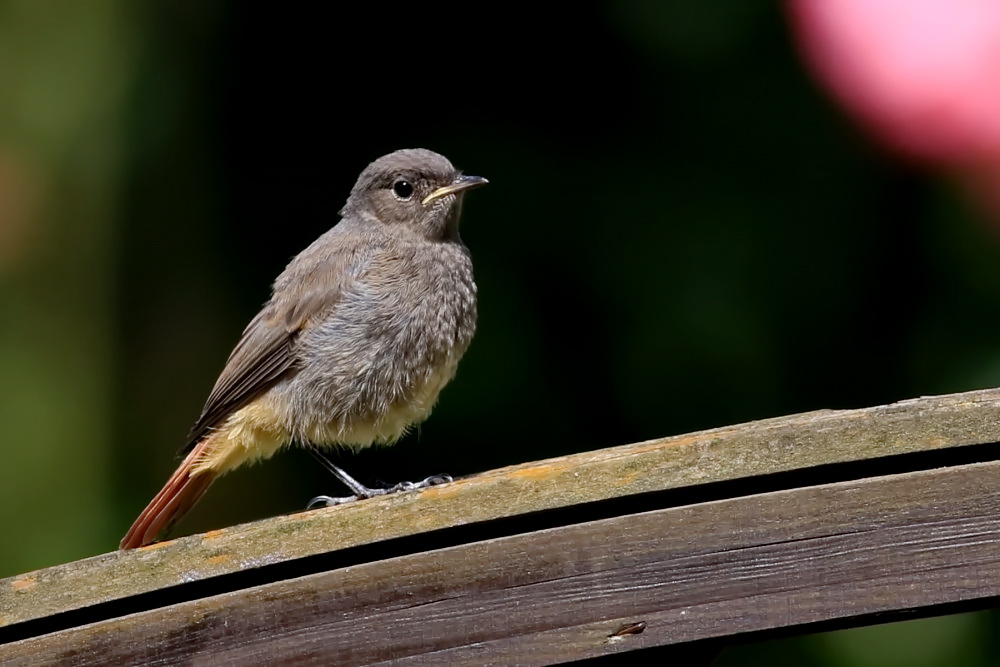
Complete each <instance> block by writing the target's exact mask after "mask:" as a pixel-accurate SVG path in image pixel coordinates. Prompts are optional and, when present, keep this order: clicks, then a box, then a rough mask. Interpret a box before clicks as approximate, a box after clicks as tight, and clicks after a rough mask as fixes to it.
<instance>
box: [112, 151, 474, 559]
mask: <svg viewBox="0 0 1000 667" xmlns="http://www.w3.org/2000/svg"><path fill="white" fill-rule="evenodd" d="M487 182H488V181H487V180H486V179H485V178H482V177H480V176H469V175H464V174H462V173H461V172H460V171H458V170H457V169H455V167H454V166H452V164H451V162H449V161H448V159H447V158H445V157H444V156H442V155H440V154H438V153H435V152H433V151H430V150H426V149H421V148H414V149H404V150H398V151H395V152H393V153H389V154H388V155H385V156H383V157H380V158H378V159H377V160H375V161H373V162H372V163H371V164H369V165H368V166H367V167H366V168H365V169H364V170H363V171H362V172H361V175H360V176H359V177H358V180H357V182H356V183H355V185H354V187H353V188H352V190H351V192H350V195H349V197H348V199H347V203H346V204H345V205H344V207H343V208H342V209H341V210H340V220H339V221H338V222H337V223H336V224H334V225H333V226H332V227H331V228H330V229H329V230H328V231H326V232H325V233H324V234H322V235H321V236H320V237H319V238H318V239H316V240H315V241H314V242H313V243H312V244H310V245H309V246H308V247H307V248H306V249H305V250H303V251H302V252H301V253H299V254H298V255H296V256H295V257H294V258H293V259H292V260H291V261H290V262H289V264H288V265H287V267H286V268H285V269H284V271H282V273H281V274H280V275H279V276H278V277H277V279H276V280H275V281H274V284H273V287H272V290H271V296H270V298H269V299H268V300H267V302H266V303H265V304H264V306H263V307H262V309H261V310H260V312H259V313H258V314H257V315H256V316H255V317H254V318H253V319H252V320H251V321H250V323H249V324H248V325H247V327H246V329H245V330H244V331H243V334H242V336H241V337H240V339H239V341H238V342H237V343H236V346H235V348H234V349H233V351H232V353H231V354H230V356H229V359H228V361H227V362H226V364H225V366H224V368H223V370H222V372H221V373H220V375H219V377H218V380H217V381H216V383H215V386H214V387H213V389H212V391H211V392H210V394H209V396H208V399H207V401H206V402H205V406H204V408H203V410H202V412H201V415H200V416H199V418H198V420H197V421H196V422H195V424H194V426H193V427H192V429H191V432H190V434H189V437H188V442H187V446H186V447H185V448H184V449H183V450H182V455H183V457H184V458H183V460H182V462H181V463H180V465H179V467H178V468H177V470H176V471H175V472H174V473H173V475H171V477H170V479H169V480H168V481H167V483H166V484H165V485H164V487H163V488H162V490H160V492H159V493H158V494H157V495H156V496H155V497H154V498H153V499H152V500H151V501H150V502H149V504H148V505H147V506H146V508H145V509H144V510H143V511H142V513H141V514H140V515H139V517H138V518H137V519H136V520H135V522H134V523H133V524H132V527H131V528H130V529H129V531H128V532H127V534H126V535H125V537H124V538H122V540H121V543H120V548H121V549H132V548H136V547H140V546H145V545H147V544H151V543H152V542H154V541H155V540H156V539H157V538H158V537H159V536H160V535H161V534H162V533H164V532H166V531H168V530H169V529H170V528H171V527H172V525H173V524H174V523H175V522H176V521H177V520H178V519H180V518H181V517H182V516H183V515H184V514H186V513H187V512H188V511H189V510H190V509H191V508H192V507H193V506H194V505H195V503H197V502H198V500H199V499H200V498H201V497H202V496H203V494H204V493H205V492H206V491H207V490H208V488H209V487H210V486H211V485H212V483H213V482H214V481H215V480H216V479H218V478H219V477H220V476H221V475H223V474H225V473H226V472H229V471H230V470H233V469H235V468H237V467H239V466H241V465H243V464H244V463H247V462H250V461H255V460H260V459H265V458H268V457H270V456H272V455H273V454H275V453H276V452H277V451H279V450H280V449H282V448H283V447H285V446H287V445H289V444H292V443H294V444H297V445H301V446H305V447H308V448H310V450H311V451H314V452H317V451H319V450H327V449H336V448H338V447H342V448H348V449H361V448H364V447H368V446H370V445H373V444H391V443H393V442H395V441H397V440H398V439H399V438H400V437H402V436H403V435H404V434H405V433H406V432H407V431H408V430H409V429H410V428H411V427H413V426H414V425H416V424H419V423H420V422H422V421H423V420H424V419H426V418H427V416H428V415H429V414H430V412H431V409H432V408H433V407H434V405H435V403H436V401H437V398H438V395H439V393H440V392H441V389H442V388H443V387H444V386H445V385H446V384H448V382H449V381H450V380H451V379H452V378H453V377H454V375H455V372H456V369H457V366H458V363H459V360H460V359H461V358H462V356H463V354H464V353H465V351H466V349H467V348H468V347H469V344H470V342H471V341H472V337H473V334H474V333H475V329H476V317H477V296H476V292H477V288H476V283H475V279H474V276H473V270H472V260H471V256H470V253H469V250H468V248H467V247H466V246H465V244H464V243H463V242H462V238H461V236H460V234H459V219H460V217H461V213H462V202H463V195H464V194H465V192H466V191H467V190H470V189H472V188H476V187H480V186H482V185H485V184H486V183H487ZM331 467H332V468H334V469H335V472H336V473H338V477H341V474H342V475H343V476H342V477H341V479H342V480H343V481H344V482H345V483H346V484H348V485H349V486H350V487H351V489H352V491H354V493H355V494H356V495H360V496H365V495H372V491H373V490H371V489H367V488H366V487H364V486H363V485H361V484H360V483H358V482H356V481H355V480H353V478H351V477H350V476H349V475H347V473H345V472H343V471H341V470H340V469H339V468H336V466H332V464H331ZM427 481H428V480H425V482H427ZM431 482H433V480H431ZM411 487H412V485H408V486H402V488H411ZM366 492H368V493H366Z"/></svg>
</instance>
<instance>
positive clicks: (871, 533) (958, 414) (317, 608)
mask: <svg viewBox="0 0 1000 667" xmlns="http://www.w3.org/2000/svg"><path fill="white" fill-rule="evenodd" d="M994 443H1000V390H988V391H979V392H970V393H965V394H954V395H949V396H939V397H931V398H920V399H914V400H909V401H903V402H900V403H896V404H893V405H888V406H880V407H874V408H866V409H862V410H844V411H819V412H812V413H807V414H802V415H794V416H791V417H783V418H778V419H770V420H764V421H759V422H753V423H749V424H743V425H739V426H732V427H728V428H721V429H713V430H710V431H704V432H700V433H694V434H690V435H684V436H678V437H671V438H664V439H660V440H655V441H650V442H644V443H638V444H633V445H625V446H621V447H615V448H610V449H605V450H600V451H595V452H587V453H583V454H577V455H573V456H566V457H560V458H555V459H549V460H546V461H539V462H535V463H530V464H524V465H518V466H512V467H509V468H504V469H500V470H494V471H491V472H488V473H484V474H481V475H476V476H473V477H469V478H466V479H461V480H457V481H456V482H455V483H453V484H449V485H445V486H440V487H433V488H430V489H426V490H423V491H418V492H409V493H402V494H397V495H392V496H385V497H381V498H375V499H371V500H366V501H363V502H357V503H350V504H346V505H341V506H337V507H331V508H325V509H321V510H314V511H311V512H303V513H300V514H293V515H288V516H280V517H275V518H272V519H267V520H264V521H259V522H255V523H251V524H246V525H242V526H236V527H233V528H228V529H225V530H219V531H213V532H210V533H205V534H202V535H193V536H190V537H185V538H181V539H178V540H173V541H170V542H165V543H162V544H157V545H153V546H151V547H146V548H143V549H138V550H135V551H131V552H113V553H109V554H104V555H101V556H96V557H94V558H90V559H86V560H82V561H77V562H74V563H68V564H66V565H60V566H57V567H52V568H47V569H44V570H39V571H36V572H31V573H28V574H23V575H19V576H16V577H12V578H8V579H3V580H0V664H82V665H89V664H93V665H104V664H111V663H129V662H134V663H146V664H175V663H178V662H183V661H193V662H195V663H201V662H206V663H207V662H212V663H213V664H217V665H221V664H246V663H251V662H252V663H266V662H275V661H278V660H281V661H283V662H297V663H309V662H315V663H317V664H338V665H351V664H379V663H386V662H392V663H393V664H434V663H438V664H440V663H446V664H472V665H481V664H489V663H491V662H492V663H500V664H551V663H557V662H565V661H569V660H574V659H581V658H588V657H598V656H605V655H611V654H615V653H619V652H623V651H630V650H635V649H640V648H650V647H656V646H667V645H677V644H683V643H686V642H693V641H698V640H713V639H714V640H724V641H734V640H738V639H740V638H745V637H746V636H748V635H747V633H757V632H768V631H781V632H786V633H794V632H807V631H810V630H811V629H813V628H816V627H849V626H853V625H862V624H870V623H873V622H878V621H881V620H885V619H889V618H894V616H893V615H895V614H901V613H917V614H924V615H927V614H936V613H947V612H951V611H964V610H969V609H982V608H988V607H994V606H997V601H998V600H1000V493H998V490H1000V449H998V448H997V447H996V446H995V444H994ZM817 624H818V625H817Z"/></svg>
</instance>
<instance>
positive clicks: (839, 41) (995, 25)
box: [789, 0, 1000, 213]
mask: <svg viewBox="0 0 1000 667" xmlns="http://www.w3.org/2000/svg"><path fill="white" fill-rule="evenodd" d="M789 9H790V10H791V15H792V18H793V22H794V24H795V28H796V31H797V35H798V40H799V43H800V46H801V48H802V51H803V53H804V54H805V57H806V59H807V61H808V62H809V64H810V65H811V66H812V68H813V70H814V71H815V72H816V73H817V74H818V75H819V78H820V79H821V80H822V81H823V82H825V83H826V85H827V86H829V87H830V89H831V90H832V91H833V93H834V94H835V95H836V96H837V97H838V98H839V99H840V100H841V102H842V103H843V104H844V105H845V106H846V107H847V108H848V109H849V110H850V111H852V112H853V113H854V114H855V115H856V116H857V117H858V118H859V119H860V120H861V121H862V122H863V123H864V124H865V125H867V126H868V127H869V128H870V129H871V130H872V131H873V133H874V134H875V135H876V136H877V137H879V138H880V139H881V140H883V141H884V142H885V143H887V144H888V145H890V146H892V147H893V148H895V149H896V150H898V151H900V152H902V153H904V154H905V155H908V156H910V157H913V158H916V159H918V160H921V161H923V162H926V163H930V164H936V165H943V166H947V167H949V168H953V169H954V170H955V171H956V172H957V173H959V174H960V175H961V177H962V179H963V180H964V181H965V182H966V183H967V184H968V185H970V186H971V187H972V188H973V189H974V190H975V191H976V192H978V193H979V195H980V196H985V197H986V198H987V199H988V201H989V202H990V203H991V204H992V205H993V206H995V210H996V211H997V212H998V213H1000V0H948V1H947V2H945V1H944V0H789Z"/></svg>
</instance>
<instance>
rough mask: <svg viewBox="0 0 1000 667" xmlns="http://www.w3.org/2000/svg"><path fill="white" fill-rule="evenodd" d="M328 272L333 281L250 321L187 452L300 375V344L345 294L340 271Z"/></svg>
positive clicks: (190, 437) (274, 304) (281, 302)
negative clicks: (316, 320) (313, 323)
mask: <svg viewBox="0 0 1000 667" xmlns="http://www.w3.org/2000/svg"><path fill="white" fill-rule="evenodd" d="M325 273H326V275H327V276H329V278H333V279H329V278H328V280H327V281H319V282H320V283H325V284H318V285H314V289H312V290H310V291H308V292H307V293H305V294H300V295H298V297H297V298H294V299H287V298H286V299H282V298H272V300H271V301H270V302H269V303H268V304H267V305H266V306H265V307H264V309H263V310H261V311H260V313H258V314H257V316H256V317H254V318H253V320H251V321H250V324H248V325H247V328H246V329H245V330H244V331H243V335H242V336H241V337H240V340H239V342H238V343H236V347H235V348H234V349H233V352H232V354H230V355H229V360H228V361H227V362H226V366H225V368H223V369H222V373H221V374H219V379H218V380H216V381H215V387H214V388H213V389H212V393H211V394H209V396H208V400H207V401H206V402H205V407H204V408H203V409H202V411H201V416H200V417H198V421H197V422H195V425H194V426H193V427H192V428H191V432H190V433H189V434H188V442H187V446H186V447H185V448H184V451H185V452H188V451H190V450H191V448H192V447H194V445H196V444H197V443H198V441H199V440H201V439H202V438H203V437H204V436H205V434H206V433H207V432H208V431H209V430H210V429H212V428H214V427H216V426H218V425H219V424H221V423H222V422H223V421H225V419H226V418H227V417H229V415H231V414H232V413H233V412H235V411H236V410H239V409H240V408H242V407H244V406H246V405H247V404H248V403H250V402H251V401H253V400H254V399H255V398H257V397H258V396H260V395H261V394H263V393H264V392H265V391H267V390H268V389H270V388H271V387H273V386H274V385H275V383H277V382H278V381H279V380H281V379H282V378H285V377H289V376H290V375H292V374H294V373H295V372H296V371H297V370H298V363H299V358H298V354H297V352H296V346H295V341H296V339H297V338H298V336H299V334H300V332H301V331H302V330H303V329H304V328H306V327H308V326H309V325H310V322H311V321H312V320H313V319H314V316H316V315H317V314H320V313H323V314H324V315H325V314H326V313H328V312H332V310H333V309H334V308H336V305H337V303H338V302H339V301H340V297H341V294H342V291H343V289H342V288H343V284H342V281H339V280H336V279H335V276H336V275H337V272H336V271H328V272H325Z"/></svg>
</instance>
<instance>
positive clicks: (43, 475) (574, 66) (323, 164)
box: [0, 0, 1000, 666]
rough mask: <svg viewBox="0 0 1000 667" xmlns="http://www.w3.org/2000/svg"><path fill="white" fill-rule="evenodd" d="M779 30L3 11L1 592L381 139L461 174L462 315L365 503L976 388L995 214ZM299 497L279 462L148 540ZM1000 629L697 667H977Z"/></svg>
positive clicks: (819, 644)
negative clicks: (480, 183) (435, 157)
mask: <svg viewBox="0 0 1000 667" xmlns="http://www.w3.org/2000/svg"><path fill="white" fill-rule="evenodd" d="M781 10H782V5H780V4H776V3H774V2H769V1H764V0H740V1H739V2H721V1H715V2H697V1H695V0H691V1H688V2H655V1H653V0H626V1H624V2H605V3H595V2H583V3H575V4H573V5H572V6H570V5H566V6H564V7H559V8H556V7H549V6H548V5H547V4H545V3H540V2H534V3H515V2H507V3H464V4H459V3H455V4H448V3H438V4H434V5H430V4H426V3H425V4H410V5H407V6H402V7H396V8H394V7H391V6H383V5H375V4H372V5H371V6H370V8H369V9H364V8H359V7H353V8H351V9H350V10H349V11H348V10H344V9H340V10H338V9H335V8H334V6H333V3H273V2H271V3H248V2H236V1H235V0H233V1H231V2H216V3H208V2H195V1H193V0H189V1H188V0H184V1H175V2H166V1H161V2H146V3H127V2H124V0H118V1H116V0H92V1H91V2H89V3H75V2H71V1H70V0H60V1H55V0H54V1H52V2H47V3H34V2H28V1H26V0H21V1H16V0H4V1H0V99H2V103H0V368H2V371H0V373H2V375H3V383H2V388H0V420H2V423H3V424H4V426H5V434H4V439H3V440H4V441H3V443H2V445H0V446H2V448H3V455H4V460H5V462H6V463H5V465H4V466H3V467H2V468H0V531H2V535H3V538H2V541H0V576H4V575H11V574H15V573H18V572H22V571H27V570H31V569H35V568H39V567H44V566H48V565H52V564H56V563H59V562H63V561H68V560H73V559H78V558H82V557H85V556H89V555H92V554H96V553H100V552H103V551H107V550H111V549H114V548H115V546H116V544H117V541H118V539H119V538H120V536H121V535H122V534H123V532H124V531H125V529H126V528H127V527H128V525H129V523H130V522H131V520H132V519H133V518H134V517H135V515H136V514H137V513H138V511H139V510H140V509H141V508H142V506H143V504H144V503H145V502H146V501H147V500H148V499H149V498H150V497H151V496H152V494H153V493H155V491H156V490H157V489H158V488H159V486H160V484H161V483H162V482H163V481H164V480H165V478H166V476H167V475H168V474H169V473H170V471H171V470H172V469H173V467H174V465H175V464H176V460H175V458H174V454H175V451H176V449H177V447H178V446H179V445H180V444H181V443H182V442H183V440H184V436H185V433H186V430H187V428H188V426H189V425H190V424H191V423H192V421H193V420H194V418H195V417H196V416H197V413H198V411H199V410H200V408H201V404H202V401H203V400H204V398H205V396H206V394H207V392H208V390H209V389H210V387H211V384H212V382H213V381H214V379H215V376H216V374H217V373H218V371H219V370H220V369H221V366H222V364H223V362H224V360H225V358H226V356H227V354H228V352H229V350H230V349H231V346H232V345H233V343H234V342H235V340H236V339H237V337H238V335H239V333H240V331H241V330H242V328H243V326H244V325H245V323H246V321H247V320H248V319H249V318H250V317H251V316H252V315H253V314H254V313H255V312H256V310H257V308H258V307H259V306H260V304H261V303H262V302H263V301H264V299H265V298H266V296H267V293H268V288H269V285H270V281H271V280H272V279H273V278H274V276H276V275H277V273H278V272H279V271H280V270H281V269H282V267H283V266H284V264H285V263H286V262H287V261H288V259H289V258H290V257H291V256H293V255H294V254H295V253H297V252H298V251H299V250H301V249H302V248H303V247H305V246H306V245H307V244H308V243H309V242H310V241H311V240H313V239H314V238H315V237H316V236H318V235H319V234H320V233H321V232H323V231H324V230H325V229H327V228H328V227H329V226H330V225H332V224H333V223H334V222H335V221H336V219H337V215H336V211H337V210H338V208H339V207H340V205H341V204H342V203H343V201H344V199H345V198H346V196H347V193H348V191H349V189H350V187H351V185H352V184H353V181H354V178H355V177H356V176H357V174H358V173H359V172H360V171H361V169H362V168H363V167H364V166H365V165H366V164H367V163H368V162H369V161H370V160H372V159H374V158H376V157H378V156H379V155H381V154H383V153H386V152H389V151H391V150H394V149H397V148H402V147H411V146H422V147H426V148H431V149H434V150H437V151H439V152H441V153H444V154H445V155H447V156H448V157H449V158H451V159H452V161H453V162H454V163H455V164H456V165H458V166H459V167H461V168H463V169H465V170H466V171H467V172H468V173H474V174H481V175H483V176H486V177H488V178H489V179H490V181H491V185H490V186H489V187H488V188H485V189H483V190H479V191H476V192H475V193H474V194H472V195H470V196H469V197H468V200H467V203H466V209H465V211H466V215H465V225H464V228H463V236H464V238H465V240H466V243H467V244H468V245H469V247H470V248H471V249H472V252H473V255H474V258H475V262H476V273H477V278H478V283H479V287H480V304H481V306H480V312H481V317H480V329H479V333H478V335H477V338H476V340H475V342H474V344H473V346H472V348H471V349H470V351H469V353H468V355H467V357H466V359H465V361H464V362H463V364H462V366H461V368H460V371H459V374H458V377H457V379H456V380H455V382H454V383H453V384H452V385H451V386H450V387H449V388H448V389H447V390H446V391H445V392H444V394H443V395H442V400H441V403H440V405H439V407H438V409H437V410H436V412H435V414H434V416H433V417H432V418H431V420H430V421H429V422H427V423H426V424H425V425H424V426H423V427H422V428H421V429H420V431H419V432H418V433H416V434H414V435H413V436H410V437H408V438H407V439H406V440H405V441H404V442H403V443H401V444H400V445H399V446H398V447H396V448H392V449H387V450H381V451H375V452H369V453H365V454H362V455H360V456H358V457H345V458H344V459H342V461H343V463H344V464H345V465H347V466H348V467H349V468H350V469H351V470H352V471H354V472H357V473H358V474H359V476H360V477H362V478H363V479H365V480H366V481H377V480H382V481H387V482H394V481H398V480H399V479H403V478H418V477H421V476H424V475H426V474H431V473H437V472H441V471H448V472H450V473H452V474H455V475H463V474H467V473H472V472H475V471H480V470H484V469H488V468H492V467H495V466H500V465H505V464H510V463H517V462H521V461H527V460H533V459H539V458H544V457H548V456H553V455H558V454H565V453H570V452H577V451H582V450H587V449H594V448H598V447H606V446H612V445H618V444H623V443H627V442H632V441H635V440H639V439H646V438H653V437H658V436H664V435H670V434H677V433H683V432H687V431H692V430H696V429H701V428H707V427H713V426H722V425H726V424H731V423H736V422H740V421H746V420H752V419H759V418H764V417H772V416H776V415H782V414H788V413H793V412H798V411H804V410H812V409H816V408H847V407H861V406H867V405H874V404H879V403H886V402H891V401H894V400H898V399H903V398H910V397H914V396H919V395H925V394H935V393H944V392H952V391H963V390H969V389H975V388H982V387H990V386H995V385H1000V344H998V335H997V333H996V330H997V326H996V325H997V322H998V319H1000V308H998V305H1000V264H998V261H997V259H998V257H1000V246H998V241H997V236H996V233H995V232H996V229H995V227H991V223H990V221H988V220H987V219H986V218H985V217H984V216H982V215H981V214H979V213H978V212H977V210H976V209H975V208H974V207H973V206H972V205H970V203H969V202H966V201H964V200H963V199H962V198H961V196H960V193H959V192H958V190H957V188H954V187H953V186H951V185H950V184H949V182H948V181H947V179H946V178H944V177H943V175H941V174H935V173H933V172H926V173H923V172H920V171H918V170H916V169H915V168H912V167H908V166H906V165H904V164H902V163H900V162H898V161H895V160H894V159H892V158H891V157H890V156H888V155H886V154H884V153H882V152H881V151H880V150H879V149H878V148H877V147H875V146H874V145H872V143H871V142H870V141H869V140H868V138H867V137H866V136H865V135H864V134H863V133H861V132H859V131H858V130H857V128H856V127H855V125H854V124H853V123H852V121H851V120H850V119H849V118H847V117H846V116H845V115H844V114H843V113H842V112H841V111H840V110H839V109H838V108H837V106H836V105H835V104H834V103H833V102H831V100H830V99H829V98H828V97H827V95H825V94H824V92H823V91H822V90H821V89H820V88H819V86H818V85H817V84H816V83H815V82H814V81H813V80H812V79H811V77H810V76H809V74H808V72H806V71H805V69H804V67H803V65H802V63H801V62H800V59H799V57H798V55H797V53H796V51H795V49H794V47H793V44H792V41H791V38H790V34H789V29H788V25H787V23H786V21H785V17H784V15H783V12H782V11H781ZM994 224H995V221H994ZM324 492H325V493H339V490H338V489H337V488H336V486H335V484H334V483H333V480H332V479H330V478H329V477H328V476H327V475H326V474H325V473H323V472H322V471H321V470H320V469H319V468H318V466H316V465H315V464H314V463H313V462H312V461H311V460H310V459H309V457H307V456H305V455H303V454H302V453H300V452H288V453H286V454H283V455H281V456H279V457H276V459H274V460H272V461H269V462H268V463H267V464H266V465H262V466H257V467H254V468H251V469H248V470H241V471H239V472H237V473H235V474H233V475H231V476H230V477H227V478H225V479H224V480H223V481H222V482H220V483H219V484H217V485H216V486H215V487H214V488H213V489H212V491H211V492H210V493H209V494H208V495H207V496H206V498H205V500H204V501H203V502H202V503H201V504H200V505H199V506H198V507H197V509H196V510H195V511H194V512H193V513H192V514H191V515H190V517H189V518H188V519H187V520H185V521H184V522H182V523H181V524H180V525H179V526H178V532H179V533H189V532H195V531H198V530H202V529H207V528H211V527H219V526H224V525H228V524H232V523H234V522H239V521H246V520H252V519H256V518H261V517H265V516H269V515H273V514H276V513H281V512H289V511H294V510H297V509H300V508H302V507H303V505H304V504H305V502H306V501H307V500H308V499H309V498H311V497H312V496H314V495H316V494H318V493H324ZM997 625H998V623H997V620H996V616H995V615H990V614H980V615H967V616H957V617H950V618H945V619H932V620H928V621H920V622H915V623H910V624H897V625H894V626H885V627H879V628H872V629H865V630H859V631H853V632H847V633H833V634H827V635H820V636H817V637H815V638H807V639H803V640H794V641H789V642H786V643H784V644H761V645H757V646H753V647H748V648H745V649H741V650H740V651H732V652H731V653H730V654H729V656H728V658H726V660H728V661H729V662H727V663H726V664H757V663H754V662H752V661H753V660H759V661H760V664H769V665H774V664H817V665H848V664H851V665H861V664H879V665H894V664H900V665H903V664H905V665H917V666H921V665H928V666H930V665H987V664H994V661H995V660H996V659H997V655H998V640H997V636H998V634H1000V633H998V632H997V629H998V628H997ZM782 661H784V662H782Z"/></svg>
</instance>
